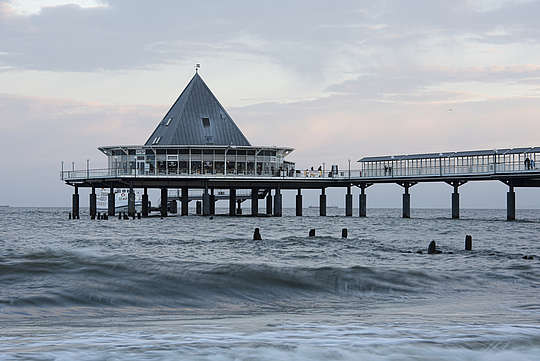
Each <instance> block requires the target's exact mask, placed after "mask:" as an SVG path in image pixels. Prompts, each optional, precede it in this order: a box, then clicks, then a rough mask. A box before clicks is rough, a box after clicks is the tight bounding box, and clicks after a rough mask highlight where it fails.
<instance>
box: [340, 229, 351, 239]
mask: <svg viewBox="0 0 540 361" xmlns="http://www.w3.org/2000/svg"><path fill="white" fill-rule="evenodd" d="M348 233H349V232H348V230H347V228H343V229H341V238H347V236H348Z"/></svg>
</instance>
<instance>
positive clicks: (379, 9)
mask: <svg viewBox="0 0 540 361" xmlns="http://www.w3.org/2000/svg"><path fill="white" fill-rule="evenodd" d="M538 14H540V1H534V0H476V1H473V0H454V1H432V0H409V1H392V0H381V1H359V0H355V1H340V2H335V1H318V0H309V1H303V0H297V1H276V0H273V1H264V0H261V1H247V0H246V1H235V0H231V1H177V0H170V1H167V0H163V1H159V2H155V1H140V0H7V1H6V0H0V141H1V142H2V149H4V151H3V154H4V156H3V157H2V159H1V160H0V167H1V169H2V177H0V204H9V205H12V206H68V205H69V204H70V194H71V192H72V189H71V187H68V186H65V185H64V184H63V183H62V182H61V181H60V179H59V171H60V164H61V162H62V161H64V162H65V164H67V165H71V164H72V162H75V167H76V168H81V169H82V168H84V167H85V165H86V161H87V160H89V162H90V164H91V167H103V166H105V164H106V158H105V156H104V155H103V154H101V153H100V152H99V151H98V150H97V147H98V146H102V145H117V144H142V143H144V141H145V140H146V138H147V137H148V135H149V134H150V133H151V131H152V130H153V129H154V127H155V126H156V125H157V123H158V122H159V121H160V120H161V119H162V117H163V116H164V114H165V112H166V111H167V110H168V109H169V107H170V105H171V104H172V103H173V102H174V100H175V99H176V98H177V97H178V95H179V94H180V92H181V91H182V89H183V88H184V87H185V86H186V85H187V83H188V81H189V80H190V78H191V77H192V76H193V74H194V65H195V64H196V63H200V64H201V70H200V74H201V76H202V77H203V79H204V80H205V81H206V83H207V84H208V86H209V87H210V88H211V89H212V91H213V92H214V94H215V95H216V96H217V97H218V99H220V101H221V103H222V104H223V105H224V106H225V108H226V109H227V111H228V112H229V114H230V115H231V116H232V118H233V119H234V120H235V122H236V123H237V125H238V126H239V127H240V128H241V129H242V130H243V132H244V134H245V135H246V136H247V138H248V139H249V140H250V142H251V143H252V144H257V145H280V146H290V147H293V148H295V151H294V152H293V153H292V154H291V155H290V157H289V159H290V160H291V161H294V162H296V164H297V168H301V169H302V168H306V167H310V166H317V165H319V164H322V163H323V162H324V163H326V164H327V165H330V164H338V165H340V167H342V168H343V167H346V165H347V164H348V161H349V160H351V161H352V162H353V169H354V168H355V167H357V166H356V165H355V163H356V161H357V160H358V159H360V158H362V157H363V156H376V155H388V154H407V153H423V152H426V153H427V152H441V151H456V150H475V149H494V148H507V147H522V146H540V139H539V137H538V135H539V134H540V21H538ZM451 191H452V188H451V187H450V186H448V185H445V184H420V185H416V186H414V187H413V188H411V194H412V196H411V197H412V200H411V203H412V207H413V208H414V207H438V208H448V207H449V206H450V193H451ZM506 191H507V187H506V186H505V185H503V184H502V183H497V182H487V183H486V182H478V183H474V182H473V183H468V184H466V185H464V186H462V187H461V188H460V192H461V205H462V206H463V207H464V208H504V207H505V200H506ZM355 192H357V190H355ZM401 193H402V189H401V188H400V187H399V186H398V185H376V186H373V187H371V188H369V190H368V207H400V205H401V196H400V195H401ZM343 194H344V191H343V190H333V191H331V192H330V193H329V197H330V199H329V204H335V205H342V203H343V202H344V195H343ZM516 197H517V206H518V207H520V208H540V190H538V189H522V188H519V189H518V190H517V194H516ZM86 198H87V197H83V199H82V204H84V202H87V200H86ZM317 199H318V197H317V194H316V193H314V192H307V194H306V197H305V202H306V203H307V205H310V204H315V202H316V200H317ZM355 204H356V201H355ZM284 205H285V206H293V205H294V197H293V195H292V193H291V195H290V196H289V195H285V197H284Z"/></svg>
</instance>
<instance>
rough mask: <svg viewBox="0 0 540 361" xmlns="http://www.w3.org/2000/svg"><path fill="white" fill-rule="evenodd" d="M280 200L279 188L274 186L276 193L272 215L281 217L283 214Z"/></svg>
mask: <svg viewBox="0 0 540 361" xmlns="http://www.w3.org/2000/svg"><path fill="white" fill-rule="evenodd" d="M281 201H282V195H281V189H279V188H276V194H275V195H274V217H281V216H282V214H283V213H282V209H281Z"/></svg>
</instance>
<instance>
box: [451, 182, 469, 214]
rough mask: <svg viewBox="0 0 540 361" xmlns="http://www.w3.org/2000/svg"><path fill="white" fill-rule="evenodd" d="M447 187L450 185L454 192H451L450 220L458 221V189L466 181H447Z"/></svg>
mask: <svg viewBox="0 0 540 361" xmlns="http://www.w3.org/2000/svg"><path fill="white" fill-rule="evenodd" d="M446 183H448V184H449V185H451V186H452V187H453V188H454V192H452V218H453V219H459V191H458V188H459V187H460V186H462V185H464V184H465V183H467V181H463V180H456V181H449V182H446Z"/></svg>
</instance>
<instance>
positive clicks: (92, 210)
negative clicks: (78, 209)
mask: <svg viewBox="0 0 540 361" xmlns="http://www.w3.org/2000/svg"><path fill="white" fill-rule="evenodd" d="M96 201H97V197H96V188H95V187H92V193H90V219H95V218H96V214H97V203H96Z"/></svg>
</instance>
